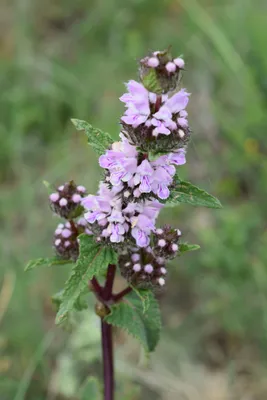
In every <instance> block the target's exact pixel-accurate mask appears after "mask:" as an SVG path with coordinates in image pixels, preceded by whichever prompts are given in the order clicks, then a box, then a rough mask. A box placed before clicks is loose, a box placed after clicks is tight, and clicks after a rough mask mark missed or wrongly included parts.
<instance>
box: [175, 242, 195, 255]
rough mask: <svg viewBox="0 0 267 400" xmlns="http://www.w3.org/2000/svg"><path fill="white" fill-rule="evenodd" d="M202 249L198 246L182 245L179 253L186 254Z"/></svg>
mask: <svg viewBox="0 0 267 400" xmlns="http://www.w3.org/2000/svg"><path fill="white" fill-rule="evenodd" d="M198 249H200V246H199V245H198V244H189V243H180V244H179V251H180V253H185V252H186V251H195V250H198Z"/></svg>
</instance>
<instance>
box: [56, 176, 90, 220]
mask: <svg viewBox="0 0 267 400" xmlns="http://www.w3.org/2000/svg"><path fill="white" fill-rule="evenodd" d="M85 195H86V189H85V187H84V186H82V185H78V186H76V184H75V183H74V182H73V181H70V182H67V183H65V184H64V185H60V186H58V188H57V190H56V191H54V192H53V193H51V194H50V196H49V200H50V206H51V208H52V210H53V211H54V212H55V213H56V214H58V215H60V216H61V217H63V218H69V217H71V215H72V214H73V212H75V210H76V209H77V207H79V206H80V204H81V201H82V198H83V197H84V196H85Z"/></svg>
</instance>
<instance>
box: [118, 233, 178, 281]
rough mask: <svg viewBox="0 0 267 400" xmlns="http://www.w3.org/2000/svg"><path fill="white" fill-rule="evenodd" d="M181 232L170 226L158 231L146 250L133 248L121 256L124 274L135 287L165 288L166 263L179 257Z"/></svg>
mask: <svg viewBox="0 0 267 400" xmlns="http://www.w3.org/2000/svg"><path fill="white" fill-rule="evenodd" d="M180 236H181V232H180V231H179V230H175V229H172V228H171V227H169V226H165V227H164V228H162V229H161V228H159V229H156V230H155V232H154V233H153V234H152V235H151V244H150V246H148V247H146V248H142V249H140V248H136V247H132V248H131V249H130V250H131V251H130V252H129V251H127V250H125V251H123V252H122V253H121V254H120V257H119V266H120V270H121V273H122V276H124V277H125V278H126V279H127V280H128V281H129V282H131V283H132V284H133V285H134V286H135V287H140V288H147V287H151V286H152V287H155V286H164V285H165V279H166V275H167V268H166V263H167V261H168V260H170V259H172V258H174V257H176V256H177V254H178V252H179V244H178V242H179V239H180Z"/></svg>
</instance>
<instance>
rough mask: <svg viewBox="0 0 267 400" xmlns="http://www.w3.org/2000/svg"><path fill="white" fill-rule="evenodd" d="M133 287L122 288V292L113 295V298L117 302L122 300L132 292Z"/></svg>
mask: <svg viewBox="0 0 267 400" xmlns="http://www.w3.org/2000/svg"><path fill="white" fill-rule="evenodd" d="M132 290H133V289H132V288H131V287H130V286H128V287H127V288H126V289H124V290H122V291H121V292H120V293H117V294H114V295H113V300H114V301H115V302H117V301H119V300H121V299H122V298H123V297H124V296H126V294H128V293H130V292H131V291H132Z"/></svg>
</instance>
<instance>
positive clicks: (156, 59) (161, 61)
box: [139, 49, 184, 94]
mask: <svg viewBox="0 0 267 400" xmlns="http://www.w3.org/2000/svg"><path fill="white" fill-rule="evenodd" d="M183 69H184V60H183V59H182V58H181V57H178V58H175V59H173V57H172V55H171V53H170V50H169V49H168V50H164V51H155V52H153V53H152V54H150V55H148V56H147V57H144V58H143V59H142V60H140V69H139V72H140V78H141V81H142V82H143V84H144V86H145V87H146V88H147V89H148V90H149V91H151V92H155V93H157V94H163V93H167V92H170V91H174V90H175V89H176V88H177V86H178V83H179V81H180V77H181V76H180V72H181V70H183Z"/></svg>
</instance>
